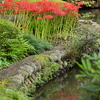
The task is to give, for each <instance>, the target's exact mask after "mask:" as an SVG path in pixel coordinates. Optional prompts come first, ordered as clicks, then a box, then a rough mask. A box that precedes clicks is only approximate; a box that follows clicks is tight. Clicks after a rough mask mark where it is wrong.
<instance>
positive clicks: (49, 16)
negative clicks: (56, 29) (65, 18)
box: [45, 15, 54, 19]
mask: <svg viewBox="0 0 100 100" xmlns="http://www.w3.org/2000/svg"><path fill="white" fill-rule="evenodd" d="M45 18H46V19H52V18H54V16H52V15H46V16H45Z"/></svg>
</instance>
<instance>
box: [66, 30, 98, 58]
mask: <svg viewBox="0 0 100 100" xmlns="http://www.w3.org/2000/svg"><path fill="white" fill-rule="evenodd" d="M85 30H86V29H85ZM98 38H100V34H95V33H91V32H89V31H87V33H81V32H80V33H79V32H78V34H77V35H74V36H73V38H72V40H71V41H70V42H69V43H66V46H65V48H66V50H67V52H68V57H70V58H76V59H78V58H79V59H80V57H82V54H83V53H86V54H92V53H93V52H95V51H97V50H98V47H99V44H98V42H97V39H98Z"/></svg>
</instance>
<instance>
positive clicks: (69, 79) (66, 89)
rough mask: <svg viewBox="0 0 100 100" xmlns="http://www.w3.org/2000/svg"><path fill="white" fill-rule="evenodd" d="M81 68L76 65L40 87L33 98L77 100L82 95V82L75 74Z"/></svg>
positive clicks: (36, 99) (39, 99)
mask: <svg viewBox="0 0 100 100" xmlns="http://www.w3.org/2000/svg"><path fill="white" fill-rule="evenodd" d="M77 73H79V69H78V68H76V67H74V68H73V69H72V70H71V71H69V72H65V73H64V74H63V75H61V76H59V77H56V78H55V79H53V80H51V81H49V82H48V83H46V84H45V85H44V86H43V87H41V88H38V89H37V90H36V92H35V94H31V95H32V96H33V98H34V99H33V100H76V98H77V97H78V96H79V95H80V93H79V86H80V83H79V82H78V81H77V80H76V79H75V74H77Z"/></svg>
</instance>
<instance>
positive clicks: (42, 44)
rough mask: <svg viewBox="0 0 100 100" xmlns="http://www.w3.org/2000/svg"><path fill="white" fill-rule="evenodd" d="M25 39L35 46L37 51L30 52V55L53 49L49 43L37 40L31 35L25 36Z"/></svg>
mask: <svg viewBox="0 0 100 100" xmlns="http://www.w3.org/2000/svg"><path fill="white" fill-rule="evenodd" d="M23 38H24V39H26V40H27V41H28V43H29V45H31V46H33V47H34V49H35V51H30V52H29V54H38V53H41V52H43V51H45V50H50V49H52V48H53V47H52V45H51V44H49V43H48V42H45V41H43V40H41V39H38V38H35V36H33V35H31V34H25V35H24V36H23Z"/></svg>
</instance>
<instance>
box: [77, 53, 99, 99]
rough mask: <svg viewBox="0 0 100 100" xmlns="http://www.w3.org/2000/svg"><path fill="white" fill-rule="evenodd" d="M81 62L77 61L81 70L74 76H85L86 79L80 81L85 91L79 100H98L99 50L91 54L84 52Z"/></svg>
mask: <svg viewBox="0 0 100 100" xmlns="http://www.w3.org/2000/svg"><path fill="white" fill-rule="evenodd" d="M81 63H82V64H79V63H77V64H78V66H79V67H80V68H81V69H82V71H80V73H81V74H78V75H76V78H86V81H84V82H83V83H81V88H83V89H85V90H86V91H87V93H86V94H85V96H82V97H80V98H79V100H100V51H99V52H98V53H93V55H92V56H90V55H87V54H84V56H83V58H82V59H81Z"/></svg>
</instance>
